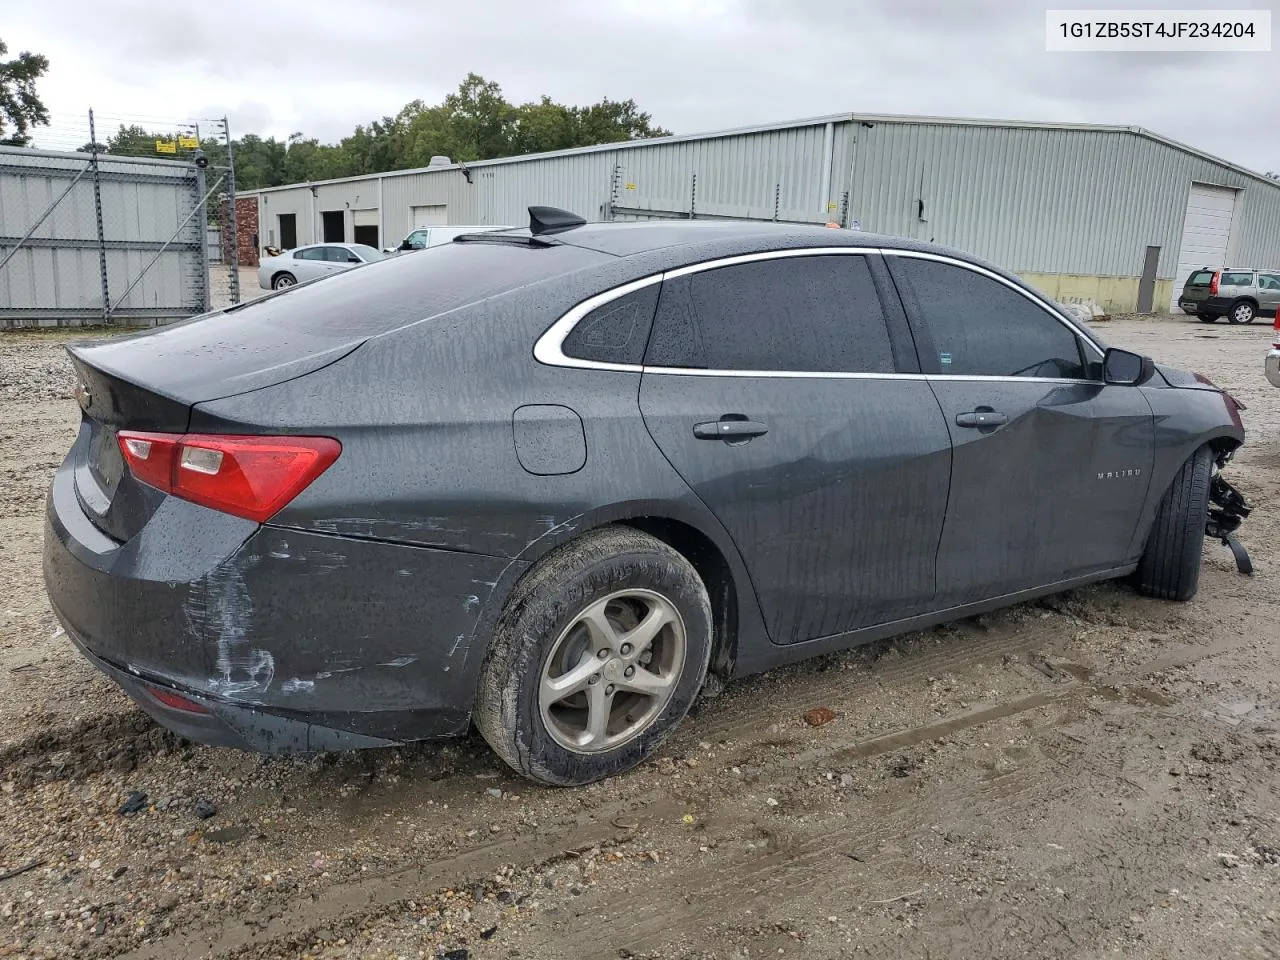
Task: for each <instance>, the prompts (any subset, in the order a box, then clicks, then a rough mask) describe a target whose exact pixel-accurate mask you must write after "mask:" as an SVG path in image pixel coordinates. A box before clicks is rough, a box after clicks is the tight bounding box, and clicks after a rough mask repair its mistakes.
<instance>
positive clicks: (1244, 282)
mask: <svg viewBox="0 0 1280 960" xmlns="http://www.w3.org/2000/svg"><path fill="white" fill-rule="evenodd" d="M1218 286H1220V287H1252V286H1253V274H1252V273H1224V274H1223V275H1222V279H1221V280H1219V281H1218Z"/></svg>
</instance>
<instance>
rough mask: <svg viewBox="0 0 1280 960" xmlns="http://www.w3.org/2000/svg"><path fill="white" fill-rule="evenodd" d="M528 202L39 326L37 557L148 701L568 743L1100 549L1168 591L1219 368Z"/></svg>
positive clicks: (814, 233) (53, 592) (1220, 425)
mask: <svg viewBox="0 0 1280 960" xmlns="http://www.w3.org/2000/svg"><path fill="white" fill-rule="evenodd" d="M531 213H532V214H533V217H532V225H531V227H530V229H528V230H523V229H522V230H518V231H505V232H497V233H482V234H476V235H472V236H463V237H459V238H458V239H457V240H456V241H455V242H453V243H451V244H448V245H445V246H442V247H439V248H435V249H432V250H428V251H424V252H423V253H421V254H419V255H415V256H412V257H399V258H392V259H388V260H386V261H384V262H381V263H374V264H371V265H369V266H367V267H365V268H363V269H361V270H356V271H351V272H350V273H346V274H342V275H339V276H335V277H332V278H330V279H328V280H326V281H325V282H324V283H322V284H318V285H309V284H308V285H302V286H299V287H297V288H295V289H293V290H291V291H290V292H288V293H287V294H285V295H277V296H269V297H266V298H264V299H262V300H258V301H256V302H254V303H250V304H248V305H244V306H241V307H236V308H232V309H231V310H228V311H225V312H222V313H218V314H213V315H210V316H207V317H203V318H197V319H195V320H192V321H189V322H186V323H183V324H179V325H177V326H173V327H170V328H166V329H163V330H160V331H157V332H154V333H148V334H144V335H141V336H136V337H129V338H123V339H116V340H112V341H109V342H102V343H96V344H84V345H76V346H73V347H72V348H71V356H72V360H73V363H74V365H75V369H76V371H77V373H78V375H79V378H80V383H81V385H80V389H79V400H80V403H81V406H82V407H83V419H82V422H81V427H80V433H79V436H78V438H77V439H76V442H75V444H74V446H73V447H72V449H71V452H70V454H69V455H68V456H67V459H66V461H65V462H64V463H63V465H62V466H61V468H59V470H58V471H57V474H56V477H55V479H54V482H53V487H52V490H51V492H50V496H49V505H48V527H47V531H46V547H45V559H44V570H45V578H46V581H47V584H48V590H49V596H50V598H51V600H52V602H53V605H54V608H55V610H56V611H57V614H58V616H59V618H60V619H61V621H62V622H63V624H64V625H65V626H66V629H67V632H68V634H69V636H70V637H71V639H72V640H73V642H74V643H75V644H76V645H77V646H78V647H79V648H80V649H81V651H82V652H83V653H84V655H85V656H86V657H87V658H88V659H89V660H90V661H91V662H92V663H93V664H94V665H95V666H97V667H98V668H100V669H101V670H103V671H105V672H106V673H108V674H109V675H110V676H112V677H113V678H115V679H116V680H117V681H118V682H119V683H120V685H121V686H122V687H123V688H124V689H125V690H126V691H127V692H128V693H129V694H130V695H131V696H132V697H134V699H136V700H137V701H138V703H139V704H141V706H142V707H143V708H144V709H145V710H146V711H148V712H149V713H150V714H152V715H153V716H154V717H156V718H157V719H158V720H159V721H160V722H161V723H163V724H164V725H166V726H168V727H170V728H172V729H174V730H176V731H178V732H179V733H181V734H183V735H185V736H188V737H191V738H192V739H195V740H200V741H203V742H206V743H214V744H226V745H234V746H239V747H245V748H251V749H255V750H261V751H268V752H281V751H315V750H342V749H350V748H358V747H374V746H383V745H390V744H396V743H403V742H406V741H410V740H418V739H423V738H430V737H439V736H447V735H456V734H463V733H465V732H466V731H467V729H468V727H469V725H470V724H471V723H472V722H473V721H474V723H475V724H476V726H478V727H479V729H480V732H481V733H482V734H483V735H484V736H485V738H486V739H487V740H488V741H489V743H490V744H491V745H492V746H493V748H494V749H495V750H496V751H497V753H498V754H499V755H500V756H501V757H502V758H503V759H504V760H506V761H507V762H508V763H509V764H511V765H512V766H513V767H514V768H516V769H517V770H519V771H520V772H522V773H524V774H526V775H528V776H530V777H532V778H534V779H536V780H539V781H542V782H545V783H551V784H581V783H586V782H589V781H592V780H596V779H599V778H601V777H605V776H608V775H610V774H614V773H617V772H619V771H622V770H625V769H627V768H628V767H631V766H632V765H634V764H636V763H638V762H640V761H641V760H643V759H644V758H645V757H646V756H648V755H649V754H650V753H651V752H652V751H654V750H655V749H656V748H657V747H658V746H659V745H660V744H661V743H662V741H663V740H664V739H665V738H666V737H667V736H668V735H669V734H670V733H671V731H672V730H673V729H674V727H675V726H676V724H677V723H679V721H680V720H681V718H683V717H684V715H685V713H686V712H687V711H688V709H689V707H690V704H691V703H692V702H693V699H694V697H695V696H696V695H697V693H698V691H699V689H700V688H701V687H702V685H703V683H704V682H705V680H706V678H707V676H708V674H709V673H713V674H716V675H718V676H720V677H730V676H740V675H743V674H749V673H753V672H758V671H762V670H766V669H768V668H770V667H773V666H775V665H777V664H780V663H784V662H787V661H794V660H799V659H802V658H805V657H811V656H814V655H816V654H821V653H826V652H828V651H832V650H838V649H842V648H845V647H849V646H852V645H854V644H858V643H863V642H866V641H869V640H874V639H877V638H881V637H885V636H889V635H892V634H896V633H900V632H903V631H907V630H913V629H918V628H920V627H925V626H928V625H930V624H936V623H940V622H942V621H946V620H952V619H955V618H958V617H965V616H970V615H972V614H975V613H978V612H981V611H985V610H990V609H993V608H996V607H1000V606H1005V605H1007V604H1011V603H1015V602H1017V601H1019V600H1025V599H1027V598H1031V597H1036V596H1040V595H1044V594H1048V593H1052V592H1054V591H1059V590H1064V589H1067V588H1070V587H1075V586H1078V585H1081V584H1085V583H1091V582H1094V581H1099V580H1105V579H1111V578H1117V577H1125V576H1130V575H1132V577H1133V580H1134V583H1135V584H1136V587H1137V589H1139V590H1140V591H1142V592H1144V593H1148V594H1151V595H1154V596H1158V597H1164V598H1168V599H1173V600H1185V599H1187V598H1189V597H1190V596H1192V594H1194V592H1195V590H1196V584H1197V577H1198V573H1199V567H1200V557H1201V551H1202V546H1203V542H1204V535H1205V531H1206V524H1208V525H1209V529H1210V530H1211V532H1213V533H1214V534H1215V535H1225V534H1226V533H1227V532H1229V530H1230V528H1232V527H1233V526H1234V524H1235V523H1238V521H1239V518H1240V516H1241V515H1242V514H1243V512H1244V507H1243V504H1242V502H1240V501H1239V500H1238V498H1235V499H1233V497H1234V491H1232V490H1231V488H1230V487H1229V486H1227V485H1226V483H1225V481H1224V480H1223V479H1222V478H1221V477H1220V476H1219V475H1218V470H1219V468H1220V467H1222V466H1223V465H1225V464H1226V462H1227V461H1228V460H1229V459H1230V457H1231V456H1232V454H1233V452H1234V451H1235V450H1236V448H1237V447H1239V445H1240V444H1241V443H1242V442H1243V440H1244V431H1243V429H1242V427H1241V422H1240V417H1239V413H1238V404H1237V403H1236V402H1235V401H1234V400H1233V399H1232V398H1231V397H1230V396H1228V395H1227V394H1225V393H1223V392H1222V391H1220V390H1218V389H1217V388H1215V387H1214V386H1213V385H1212V384H1210V383H1209V382H1208V381H1206V380H1204V379H1203V378H1201V377H1199V376H1197V375H1193V374H1190V373H1185V372H1182V371H1179V370H1173V369H1167V368H1164V367H1160V366H1156V365H1155V364H1154V363H1153V362H1152V361H1151V360H1149V359H1147V358H1145V357H1141V356H1138V355H1136V354H1132V353H1128V352H1125V351H1122V350H1116V349H1108V348H1107V347H1106V346H1105V345H1104V344H1102V343H1101V342H1100V341H1099V340H1098V338H1097V336H1096V335H1095V334H1094V333H1093V332H1091V331H1089V330H1086V329H1083V328H1080V327H1077V326H1075V325H1073V324H1072V323H1071V322H1070V320H1068V319H1067V318H1066V317H1064V316H1063V315H1062V314H1061V313H1060V312H1059V311H1058V310H1057V309H1056V308H1055V307H1054V305H1053V304H1052V303H1050V302H1049V301H1047V300H1045V299H1044V298H1043V297H1041V296H1040V295H1039V294H1037V293H1035V292H1034V291H1032V290H1030V289H1028V288H1027V287H1026V286H1024V285H1023V284H1022V283H1020V282H1019V281H1018V280H1017V279H1016V278H1015V277H1013V276H1012V275H1010V274H1008V273H1005V272H1003V271H1002V270H1000V269H998V268H996V267H993V266H991V265H989V264H985V263H981V262H979V261H976V260H975V259H973V258H972V257H969V256H967V255H965V254H962V253H958V252H956V251H954V250H948V249H944V248H940V247H935V246H926V245H921V244H916V243H913V242H910V241H905V240H901V239H896V238H890V237H879V236H874V235H868V234H863V233H851V232H845V231H833V230H827V229H822V228H803V227H784V226H776V225H771V224H745V223H724V222H721V223H660V222H650V223H633V224H591V225H587V224H584V223H583V222H582V221H581V220H578V219H577V218H574V217H572V216H571V215H567V214H564V213H562V212H560V211H554V210H548V209H546V208H535V209H534V210H532V211H531ZM1212 503H1216V504H1218V506H1217V507H1216V508H1214V509H1211V504H1212Z"/></svg>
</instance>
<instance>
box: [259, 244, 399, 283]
mask: <svg viewBox="0 0 1280 960" xmlns="http://www.w3.org/2000/svg"><path fill="white" fill-rule="evenodd" d="M386 256H387V255H386V254H385V253H383V252H382V251H381V250H376V249H374V248H373V247H370V246H368V245H366V244H363V243H311V244H308V245H307V246H305V247H296V248H295V249H293V250H286V251H285V252H284V253H282V254H281V255H280V256H278V257H267V258H266V259H264V260H263V261H262V263H261V265H260V266H259V267H258V286H260V287H262V289H263V290H283V289H284V288H285V287H292V286H293V285H294V284H295V283H306V282H307V281H308V280H317V279H319V278H320V277H327V276H329V275H330V274H331V273H341V272H342V271H343V270H350V269H351V268H352V267H358V266H360V265H361V264H365V263H373V262H374V261H375V260H384V259H386Z"/></svg>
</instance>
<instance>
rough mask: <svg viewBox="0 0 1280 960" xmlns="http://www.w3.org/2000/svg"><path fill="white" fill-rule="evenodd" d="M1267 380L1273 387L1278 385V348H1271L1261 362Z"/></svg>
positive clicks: (1279, 368)
mask: <svg viewBox="0 0 1280 960" xmlns="http://www.w3.org/2000/svg"><path fill="white" fill-rule="evenodd" d="M1263 369H1264V370H1265V371H1266V374H1267V380H1268V381H1269V382H1270V383H1271V385H1272V386H1273V387H1280V350H1276V349H1272V350H1271V351H1270V352H1269V353H1268V354H1267V359H1266V361H1265V363H1264V364H1263Z"/></svg>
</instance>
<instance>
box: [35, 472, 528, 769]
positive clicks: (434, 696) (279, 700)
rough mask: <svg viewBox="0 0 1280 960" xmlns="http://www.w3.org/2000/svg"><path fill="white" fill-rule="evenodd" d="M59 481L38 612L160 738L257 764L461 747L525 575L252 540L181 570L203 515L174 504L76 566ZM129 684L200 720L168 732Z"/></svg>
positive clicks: (380, 547) (232, 543)
mask: <svg viewBox="0 0 1280 960" xmlns="http://www.w3.org/2000/svg"><path fill="white" fill-rule="evenodd" d="M60 474H61V471H60ZM65 479H66V478H64V477H62V476H59V478H58V479H57V480H55V484H54V487H55V489H54V491H53V494H54V495H53V496H51V498H50V504H49V511H48V522H47V524H46V529H45V558H44V560H45V562H44V566H45V580H46V585H47V587H48V592H49V597H50V600H51V602H52V604H53V606H54V609H55V611H56V612H57V614H58V617H59V619H60V620H61V621H62V623H63V625H64V627H65V628H66V629H67V631H68V633H69V634H71V635H72V636H73V637H74V638H75V639H76V642H77V644H78V645H79V646H80V647H81V648H82V649H83V650H84V651H85V653H86V655H88V656H89V657H90V659H91V661H92V662H93V663H94V665H95V666H98V667H99V668H100V669H102V670H103V671H104V672H106V673H107V674H108V675H110V676H111V677H112V678H113V679H115V680H116V681H117V682H118V683H120V685H121V686H123V687H124V688H125V689H126V691H127V692H129V693H130V695H133V696H134V698H135V699H136V700H138V702H139V703H140V704H142V706H143V707H144V709H146V710H147V712H149V713H151V714H152V716H155V717H156V719H158V720H159V721H160V722H161V723H163V724H164V725H166V726H168V727H170V728H171V729H174V730H176V731H177V732H179V733H181V734H183V735H185V736H188V737H190V738H192V739H194V740H198V741H202V742H207V743H220V744H226V745H231V746H247V747H250V748H252V749H255V750H261V751H267V752H280V751H293V750H327V749H351V748H354V747H358V746H377V745H381V744H386V743H399V742H406V741H409V740H419V739H428V738H434V737H440V736H449V735H456V734H461V733H465V732H466V729H467V726H468V723H469V720H470V713H471V707H472V702H473V699H474V694H475V683H476V677H477V674H478V671H479V667H480V664H481V662H482V660H483V657H484V654H485V651H486V650H487V637H488V629H489V627H490V625H491V616H492V613H493V611H494V610H495V608H497V607H499V606H500V604H501V600H502V598H503V597H504V596H505V590H506V589H507V588H509V586H510V584H511V583H512V582H514V580H515V579H516V578H517V577H518V576H519V574H520V573H521V572H523V570H524V569H526V568H527V564H523V563H520V562H516V561H512V560H510V559H507V558H494V557H487V556H481V555H478V554H467V553H461V552H456V551H448V550H438V549H432V548H427V547H416V546H405V545H400V544H393V543H386V542H378V541H368V540H359V539H348V538H345V537H338V536H331V535H327V534H316V533H307V532H303V531H298V530H293V529H283V528H274V527H270V526H264V527H260V528H256V527H255V526H254V525H253V524H249V533H248V534H247V538H246V535H245V533H244V532H243V528H239V529H237V530H225V531H223V537H222V539H221V540H220V541H219V546H218V550H219V551H221V556H220V557H213V558H210V557H207V556H203V557H202V559H201V561H200V562H199V563H192V562H191V561H190V559H183V558H184V557H186V558H189V557H190V555H192V554H201V555H204V554H208V553H209V550H208V549H205V548H204V547H203V546H201V545H199V544H194V543H191V542H190V540H191V538H192V536H193V531H196V530H199V529H200V522H201V514H202V513H203V514H210V513H212V511H207V510H205V508H203V507H197V506H195V505H194V504H186V503H185V502H182V501H171V503H167V504H166V505H165V508H164V509H162V510H161V511H158V512H157V514H156V515H155V517H153V518H152V521H151V522H150V523H149V524H148V527H147V529H146V530H145V531H144V533H143V534H140V535H139V536H138V537H135V538H134V539H133V540H131V541H130V542H129V543H126V544H114V543H106V544H104V543H101V542H94V543H92V549H90V548H88V547H86V545H85V541H88V540H90V539H92V538H93V537H94V535H95V534H96V530H95V529H94V528H92V526H91V525H90V524H89V523H88V519H87V518H86V517H85V516H84V514H83V511H82V509H81V508H80V506H79V503H78V501H77V500H76V499H75V496H74V492H73V491H69V490H68V489H67V488H66V487H65ZM210 522H212V521H210ZM244 522H245V521H237V523H244ZM97 536H98V537H99V539H101V535H100V534H99V535H97ZM216 539H217V538H213V537H210V538H208V540H216ZM207 542H208V541H207ZM146 684H156V685H159V686H160V687H164V688H169V689H173V690H176V691H178V692H179V693H181V694H182V695H183V696H188V697H191V698H195V699H199V701H200V702H201V703H202V704H204V705H207V706H208V708H209V711H210V713H209V717H210V718H212V719H193V718H199V717H203V716H204V715H201V714H182V712H181V711H178V712H177V713H178V714H179V715H177V716H175V715H174V714H175V711H172V710H168V709H166V708H163V707H162V706H158V705H157V704H156V702H155V701H154V698H151V697H149V696H147V695H146V689H145V687H146ZM137 694H140V696H139V695H137Z"/></svg>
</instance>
